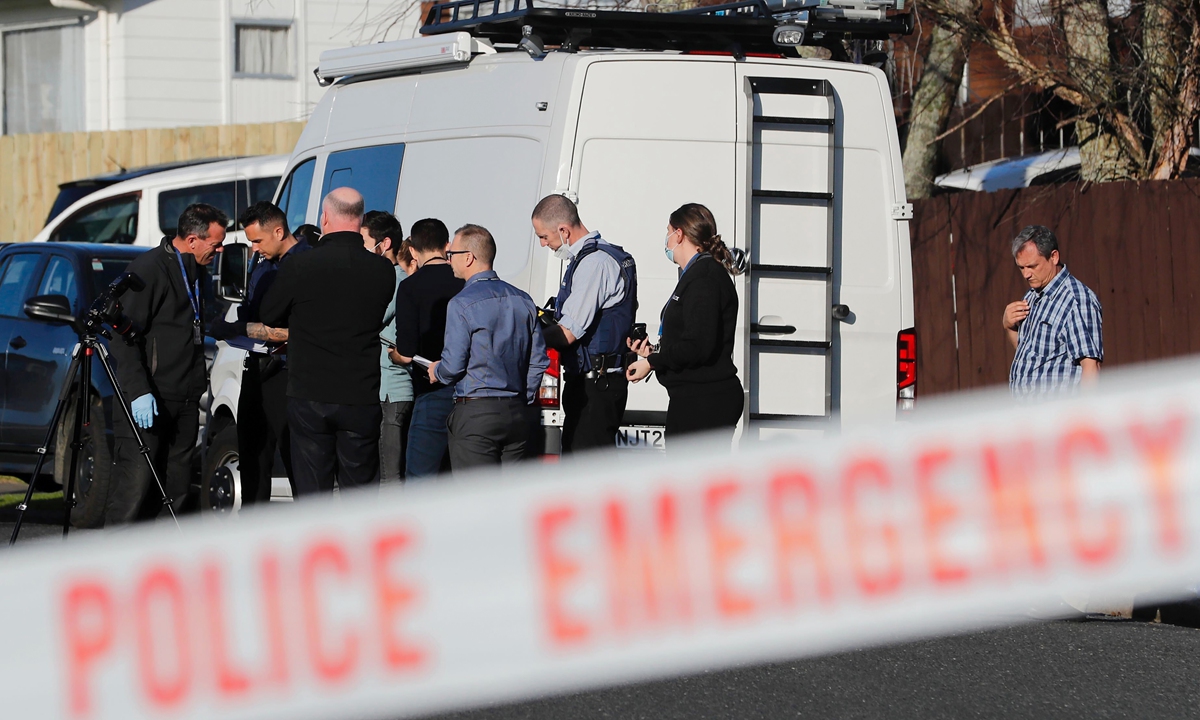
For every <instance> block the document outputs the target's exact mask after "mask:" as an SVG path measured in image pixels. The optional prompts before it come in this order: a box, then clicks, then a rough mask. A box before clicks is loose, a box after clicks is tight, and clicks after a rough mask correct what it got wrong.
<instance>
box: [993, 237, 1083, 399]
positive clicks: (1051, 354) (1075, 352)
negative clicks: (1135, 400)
mask: <svg viewBox="0 0 1200 720" xmlns="http://www.w3.org/2000/svg"><path fill="white" fill-rule="evenodd" d="M1012 252H1013V257H1014V258H1015V259H1016V261H1017V267H1019V268H1020V269H1021V274H1022V275H1024V276H1025V280H1026V282H1028V283H1029V288H1030V289H1029V292H1027V293H1025V297H1024V299H1022V300H1018V301H1016V302H1014V303H1010V304H1009V305H1008V307H1006V308H1004V330H1005V332H1006V333H1007V334H1008V339H1009V341H1010V342H1012V344H1013V347H1015V348H1016V349H1017V355H1016V357H1015V358H1013V363H1012V369H1011V370H1009V373H1008V384H1009V386H1010V387H1011V388H1012V392H1013V395H1016V396H1017V397H1023V398H1030V399H1032V398H1034V397H1036V396H1042V395H1050V394H1060V393H1070V392H1073V391H1075V390H1077V389H1078V388H1079V386H1080V385H1091V384H1092V383H1094V382H1095V381H1096V379H1097V378H1098V377H1099V376H1100V363H1101V362H1103V361H1104V341H1103V338H1102V333H1101V326H1102V320H1101V317H1100V301H1099V300H1097V299H1096V294H1095V293H1093V292H1092V291H1091V290H1089V289H1088V288H1087V286H1085V285H1084V284H1083V283H1081V282H1079V280H1077V279H1075V276H1073V275H1071V273H1069V272H1068V271H1067V266H1066V265H1063V264H1062V261H1061V259H1060V258H1059V255H1058V238H1056V237H1054V233H1053V232H1051V231H1050V229H1049V228H1045V227H1042V226H1041V225H1030V226H1029V227H1027V228H1025V229H1024V230H1022V231H1021V234H1020V235H1017V237H1016V238H1015V239H1014V240H1013V243H1012Z"/></svg>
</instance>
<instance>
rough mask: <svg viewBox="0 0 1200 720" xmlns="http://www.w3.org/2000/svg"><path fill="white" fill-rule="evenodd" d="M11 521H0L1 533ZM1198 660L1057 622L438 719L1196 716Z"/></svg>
mask: <svg viewBox="0 0 1200 720" xmlns="http://www.w3.org/2000/svg"><path fill="white" fill-rule="evenodd" d="M12 527H13V525H12V523H11V522H6V523H0V537H3V538H4V541H5V542H6V541H7V538H8V536H9V534H10V533H11V532H12ZM61 532H62V530H61V528H60V527H58V526H55V525H49V524H42V523H36V522H30V523H26V524H25V525H24V526H23V527H22V530H21V542H22V543H34V542H38V543H41V542H57V538H58V537H59V535H60V533H61ZM85 532H86V531H85ZM80 534H82V533H80ZM76 537H78V534H77V535H76ZM1198 658H1200V630H1195V629H1191V628H1187V627H1180V626H1175V625H1166V624H1158V623H1144V622H1132V621H1060V622H1049V623H1038V624H1032V625H1023V626H1020V627H1015V628H1010V629H1006V630H995V631H989V632H981V633H974V634H969V635H962V636H958V637H949V638H941V639H937V640H926V641H921V642H912V643H906V644H902V645H894V646H890V647H881V648H869V649H863V650H856V651H852V652H846V653H841V654H838V655H832V656H828V657H821V658H812V659H806V660H796V661H792V662H785V663H778V664H773V665H761V666H756V667H748V668H742V669H737V670H725V671H720V672H710V673H705V674H701V675H694V676H689V677H682V678H677V679H672V680H665V681H658V682H651V683H645V684H640V685H629V686H623V687H617V688H610V689H607V690H600V691H594V692H586V693H578V694H574V695H567V696H562V697H553V698H546V699H541V700H536V701H532V702H526V703H521V704H515V705H504V706H498V707H494V708H487V709H482V710H475V711H471V712H463V713H455V714H449V715H440V716H437V717H438V718H439V720H543V719H544V720H559V719H565V718H569V719H571V720H590V719H593V718H594V719H596V720H624V719H630V720H671V719H674V718H679V719H680V720H684V719H686V720H702V719H705V718H739V719H740V718H814V719H820V720H826V719H828V718H887V719H889V720H890V719H892V718H920V719H921V720H940V719H943V718H945V719H946V720H959V719H960V718H1006V719H1008V718H1037V719H1041V718H1080V717H1094V718H1138V719H1139V720H1140V719H1141V718H1200V673H1198V672H1197V667H1200V662H1198Z"/></svg>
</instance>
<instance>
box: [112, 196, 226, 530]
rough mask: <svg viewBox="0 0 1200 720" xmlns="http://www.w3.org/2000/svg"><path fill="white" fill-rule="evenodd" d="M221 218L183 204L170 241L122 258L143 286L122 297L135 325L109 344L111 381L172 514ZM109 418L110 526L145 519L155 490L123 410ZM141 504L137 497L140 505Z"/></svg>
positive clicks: (194, 411) (192, 424) (185, 465)
mask: <svg viewBox="0 0 1200 720" xmlns="http://www.w3.org/2000/svg"><path fill="white" fill-rule="evenodd" d="M228 222H229V219H228V218H227V217H226V216H225V213H223V212H221V211H220V210H219V209H217V208H215V207H213V206H212V205H205V204H203V203H197V204H195V205H189V206H188V207H187V209H185V210H184V211H183V214H182V215H180V216H179V224H178V226H177V227H178V229H177V230H176V234H175V237H174V238H170V237H164V238H163V239H162V242H161V243H160V244H159V246H158V247H157V248H155V249H153V250H151V251H149V252H147V253H144V254H142V255H139V256H138V257H137V258H136V259H134V261H133V262H131V263H129V272H132V273H136V274H137V275H138V277H140V278H141V279H142V280H143V281H145V283H146V288H145V289H144V290H142V291H141V292H136V293H126V294H125V296H124V297H123V298H122V302H123V304H124V306H125V314H126V315H128V316H129V318H130V319H131V320H133V322H134V325H135V326H137V327H139V328H141V329H142V333H143V335H142V338H141V339H140V340H139V341H138V342H137V343H135V344H133V345H128V344H126V343H124V342H113V343H111V344H110V346H109V347H110V348H111V350H112V354H113V357H114V358H115V359H116V361H117V369H116V372H117V379H118V381H119V382H120V383H121V389H122V391H124V394H125V398H126V399H127V400H128V401H130V402H129V404H130V411H131V413H132V414H133V418H134V422H136V423H137V425H138V427H139V428H142V439H143V441H144V442H145V443H146V446H147V447H148V448H149V450H150V457H151V458H152V459H153V462H154V467H155V470H156V471H157V472H158V475H159V477H160V478H161V479H162V481H163V485H164V487H165V489H166V493H167V497H168V498H170V499H171V501H172V504H173V508H174V510H175V512H176V513H179V512H181V511H182V510H183V506H184V503H185V501H186V500H187V494H188V488H189V486H190V484H191V482H190V480H191V472H192V460H193V456H194V455H195V449H196V433H197V432H198V431H199V424H200V406H199V403H200V396H201V395H203V394H204V390H205V387H206V386H207V384H208V380H207V378H206V377H205V368H204V330H203V326H202V324H201V319H202V318H203V317H204V306H203V294H202V293H201V288H202V287H203V284H204V279H205V275H206V272H205V270H204V266H206V265H208V264H209V263H211V262H212V260H213V258H214V257H216V254H217V253H218V252H220V251H221V243H222V242H224V241H225V227H226V225H227V224H228ZM113 415H114V416H115V423H114V425H115V426H114V431H113V434H114V437H115V439H116V452H115V457H114V461H113V473H112V478H111V481H110V482H111V485H110V486H109V490H108V498H107V502H106V504H105V513H104V522H105V524H106V525H110V526H111V525H117V524H120V523H127V522H132V521H133V520H136V519H138V518H152V517H155V516H157V515H158V513H159V512H160V511H161V510H162V503H161V498H160V497H159V490H158V488H157V487H156V486H155V485H154V482H153V479H152V476H151V474H150V469H149V468H148V467H146V463H145V461H144V460H143V459H142V457H141V456H140V454H139V453H138V445H137V440H136V439H135V438H134V435H133V428H131V427H129V424H128V422H126V420H125V415H124V413H113ZM143 501H145V502H143Z"/></svg>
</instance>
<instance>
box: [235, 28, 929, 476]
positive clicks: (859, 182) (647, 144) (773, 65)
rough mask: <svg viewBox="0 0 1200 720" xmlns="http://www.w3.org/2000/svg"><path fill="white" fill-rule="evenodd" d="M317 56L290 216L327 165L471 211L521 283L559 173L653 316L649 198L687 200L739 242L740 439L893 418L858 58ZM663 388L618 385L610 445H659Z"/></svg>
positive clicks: (875, 166) (898, 216)
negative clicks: (632, 270)
mask: <svg viewBox="0 0 1200 720" xmlns="http://www.w3.org/2000/svg"><path fill="white" fill-rule="evenodd" d="M431 16H432V13H431ZM769 37H770V35H769V32H768V38H769ZM536 50H540V47H538V48H536ZM317 74H318V77H321V78H323V79H325V80H328V81H333V82H332V86H331V87H330V88H329V90H328V91H327V92H326V94H325V96H324V98H323V99H322V100H321V102H320V103H319V104H318V105H317V107H316V109H315V110H314V111H313V113H312V116H311V117H310V119H309V121H308V125H307V127H306V128H305V130H304V132H303V134H302V135H301V137H300V140H299V142H298V143H297V145H296V148H295V151H294V153H293V155H292V158H291V160H290V161H289V163H288V170H287V173H286V174H285V178H284V181H283V183H282V184H281V186H280V190H279V194H278V196H277V198H276V202H277V203H278V204H279V205H280V207H282V208H283V209H284V211H285V212H286V214H287V216H288V221H289V223H290V224H291V225H293V226H295V225H298V224H300V223H302V222H307V223H317V221H318V213H319V204H320V200H321V198H322V196H324V195H325V193H327V192H328V191H329V190H331V189H333V188H335V187H339V186H343V185H348V186H351V187H354V188H355V189H357V190H358V191H359V192H361V193H362V194H363V196H364V198H365V199H366V207H367V209H368V210H376V209H378V210H388V211H392V212H394V213H395V214H396V216H397V217H398V218H399V219H400V221H401V223H402V225H403V226H404V227H405V228H407V227H410V226H411V225H412V223H413V222H415V221H416V220H419V219H421V218H427V217H435V218H440V219H441V220H442V221H444V222H445V223H446V225H447V226H448V227H449V228H450V229H451V231H453V230H454V228H456V227H458V226H461V225H463V224H465V223H477V224H480V225H483V226H484V227H487V228H488V229H489V230H491V232H492V234H493V235H494V236H495V238H496V242H497V246H498V253H497V256H496V261H495V268H496V270H497V272H498V273H499V274H500V276H501V277H502V278H504V279H505V280H507V281H509V282H511V283H513V284H514V285H516V286H517V287H520V288H522V289H524V290H526V291H527V292H529V294H530V295H531V296H533V298H534V300H535V301H536V302H539V303H541V302H544V301H545V300H546V299H547V298H550V297H552V296H554V295H555V294H556V293H557V290H558V286H559V283H560V279H561V278H562V276H563V272H564V269H565V266H564V263H562V262H560V261H558V260H556V259H555V258H554V257H553V256H552V255H551V254H550V253H549V252H548V251H546V250H543V249H541V248H540V247H539V246H538V241H537V238H536V237H535V236H534V234H533V230H532V228H531V226H530V222H529V217H530V213H531V212H532V209H533V207H534V205H535V204H536V203H537V201H538V200H539V199H540V198H541V197H543V196H545V195H547V194H549V193H562V194H565V195H567V196H568V197H570V198H572V199H574V200H575V201H576V202H577V203H578V206H579V212H580V216H581V217H582V219H583V222H584V223H585V224H586V225H587V226H588V228H589V229H592V230H598V231H600V232H601V233H602V234H603V236H604V237H605V239H606V240H608V241H609V242H612V243H615V244H618V245H621V246H623V247H624V248H625V249H626V250H627V251H629V252H631V253H632V254H633V255H634V257H635V258H636V261H637V268H638V284H639V292H638V294H639V297H638V300H639V304H640V307H639V310H638V318H637V320H638V321H639V322H644V323H646V324H647V327H648V328H650V329H651V332H652V333H654V332H655V331H656V329H657V328H658V326H659V312H660V309H661V308H662V306H663V304H664V303H665V302H666V301H667V299H668V298H669V297H670V294H671V292H672V289H673V288H674V286H675V283H676V281H677V279H678V271H677V268H676V267H675V265H674V264H672V263H671V262H669V261H668V260H667V259H666V258H665V257H664V256H663V236H664V234H665V229H666V223H667V216H668V215H669V214H670V213H671V212H672V211H673V210H675V209H676V208H677V207H679V206H680V205H682V204H683V203H688V202H698V203H703V204H704V205H707V206H708V207H709V208H710V209H711V210H712V212H713V214H714V215H715V217H716V220H717V223H718V227H719V230H720V232H721V233H722V236H723V238H724V240H725V242H726V243H727V244H728V245H730V246H731V247H733V246H736V247H738V248H743V249H745V250H746V251H747V252H748V253H749V259H750V263H749V268H748V272H747V273H746V274H744V275H742V276H739V277H737V278H735V284H736V287H737V290H738V295H739V299H740V307H741V319H740V322H739V333H738V336H737V342H736V347H735V361H736V363H737V365H738V371H739V376H740V378H741V380H742V383H743V385H744V387H745V389H746V395H747V397H746V404H745V411H744V415H743V419H742V423H741V437H742V439H743V440H742V441H743V442H744V441H745V440H746V439H747V438H753V439H767V438H771V437H777V436H794V435H797V434H817V433H825V432H828V431H830V430H835V429H837V428H838V427H841V426H849V425H858V424H863V423H878V422H888V421H893V420H895V419H896V418H897V417H898V415H899V414H901V413H903V412H904V411H905V410H907V409H910V408H911V407H912V404H913V402H914V398H915V383H916V340H915V334H914V331H913V287H912V270H911V266H910V258H909V230H908V218H909V217H911V206H910V205H908V204H907V203H906V201H905V195H904V184H903V172H902V170H901V164H900V154H899V147H898V142H897V134H896V124H895V120H894V116H893V112H892V104H891V94H890V92H889V89H888V86H887V81H886V79H885V76H884V74H883V73H882V72H880V71H879V70H878V69H876V68H874V67H870V66H865V65H854V64H849V63H840V62H828V61H818V60H800V59H791V58H789V59H784V58H782V57H777V58H765V57H744V56H742V57H739V56H737V55H735V54H730V53H725V54H719V53H718V54H695V53H680V52H672V51H649V52H637V51H624V50H582V51H575V52H550V53H548V54H542V53H538V52H536V51H524V50H520V49H517V48H516V47H515V46H510V47H508V48H502V47H498V46H493V44H492V43H490V42H489V41H488V40H486V39H482V38H480V37H475V36H473V35H472V34H471V33H467V32H456V33H448V34H440V35H434V36H432V37H425V38H418V39H415V40H406V41H398V42H390V43H379V44H375V45H370V46H365V47H359V48H351V49H346V50H337V51H330V52H327V53H324V54H323V55H322V56H321V66H320V67H319V68H318V70H317ZM222 352H228V353H229V355H230V356H229V358H228V361H226V362H220V361H219V362H218V363H217V368H215V369H214V375H213V383H212V384H213V391H214V400H213V410H212V412H213V413H214V414H215V415H220V414H222V413H224V414H225V415H226V416H227V417H228V418H229V420H230V421H232V418H233V417H235V409H236V402H237V396H236V390H237V387H236V379H235V378H234V374H235V373H240V367H241V363H240V356H237V357H234V356H235V355H236V354H237V351H234V350H232V349H227V350H223V351H222ZM221 373H225V375H224V376H221ZM223 388H224V389H223ZM558 397H559V393H558V377H557V368H556V367H555V365H554V364H553V363H552V365H551V371H550V372H549V373H548V374H547V376H546V379H545V381H544V383H543V388H542V393H541V399H540V402H541V404H542V408H543V425H544V427H545V428H546V436H547V452H550V453H553V452H555V448H556V440H557V437H558V435H557V433H558V431H559V428H561V424H562V414H561V412H560V411H559V405H558ZM666 408H667V394H666V392H665V390H664V389H663V388H662V387H661V386H660V385H658V384H657V383H656V382H654V381H653V379H651V380H650V381H647V382H643V383H639V384H637V385H633V386H631V387H630V392H629V402H628V409H627V411H626V414H625V423H626V425H627V426H628V427H626V428H624V429H623V430H622V432H621V433H620V434H619V436H618V437H617V438H616V439H615V442H616V444H617V445H618V446H623V447H639V448H641V447H649V448H654V447H661V446H662V442H663V430H662V428H663V425H664V423H665V415H666Z"/></svg>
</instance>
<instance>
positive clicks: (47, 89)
mask: <svg viewBox="0 0 1200 720" xmlns="http://www.w3.org/2000/svg"><path fill="white" fill-rule="evenodd" d="M419 8H420V4H419V0H411V2H410V1H408V0H400V1H399V2H397V1H396V0H374V1H372V0H0V41H2V43H0V44H2V45H3V52H2V53H0V80H2V82H3V97H4V113H3V115H4V117H3V132H4V133H5V134H15V133H30V132H72V131H85V130H86V131H92V130H128V129H138V128H151V127H179V126H188V125H223V124H230V123H258V122H275V121H286V120H304V119H305V118H307V116H308V113H309V110H310V109H311V108H312V106H313V105H314V104H315V103H316V102H317V100H319V99H320V97H321V93H322V89H321V88H320V87H319V86H318V85H317V82H316V79H315V78H314V77H313V75H312V71H313V68H314V67H316V65H317V58H318V56H319V55H320V54H321V52H322V51H324V50H327V49H329V48H336V47H345V46H348V45H358V44H363V43H369V42H376V41H380V40H385V39H386V40H395V39H398V38H402V37H412V36H413V35H414V34H415V33H416V29H417V27H418V26H419V24H420V23H419V17H418V16H419Z"/></svg>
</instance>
